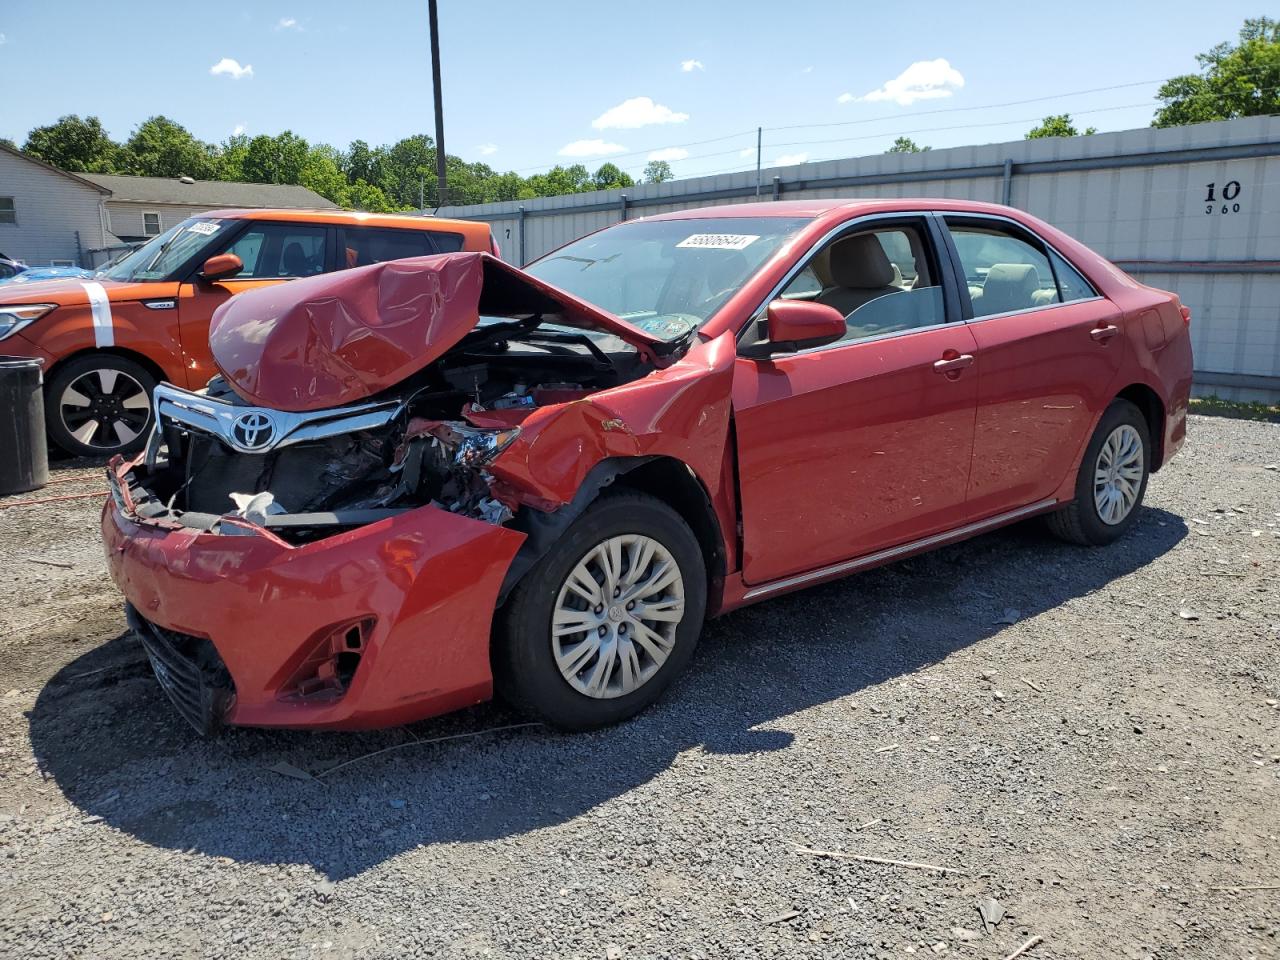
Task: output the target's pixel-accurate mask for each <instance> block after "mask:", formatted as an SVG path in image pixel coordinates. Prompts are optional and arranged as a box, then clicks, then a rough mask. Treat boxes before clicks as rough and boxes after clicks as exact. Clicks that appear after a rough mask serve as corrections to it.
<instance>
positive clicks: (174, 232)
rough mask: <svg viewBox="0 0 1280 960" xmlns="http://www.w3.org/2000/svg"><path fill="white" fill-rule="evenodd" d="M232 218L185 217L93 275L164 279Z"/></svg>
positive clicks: (125, 280)
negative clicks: (188, 218) (180, 221)
mask: <svg viewBox="0 0 1280 960" xmlns="http://www.w3.org/2000/svg"><path fill="white" fill-rule="evenodd" d="M231 222H232V221H230V220H211V219H209V218H208V217H193V218H192V219H190V220H184V221H182V223H180V224H178V225H177V226H176V227H170V228H169V229H168V230H166V231H165V232H164V233H162V234H160V236H158V237H155V238H153V239H151V240H148V241H147V242H146V243H145V244H143V245H142V246H141V247H139V248H138V249H137V250H135V251H133V253H131V254H129V255H128V256H126V257H124V258H123V259H121V260H120V261H119V262H118V263H116V264H114V265H112V266H108V267H105V268H103V269H102V270H99V271H98V273H97V274H96V276H97V277H98V278H99V279H103V280H120V281H123V282H126V283H130V282H132V283H137V282H146V281H149V280H165V279H167V278H168V277H169V275H170V274H172V273H173V271H174V270H176V269H178V267H180V266H182V264H184V263H186V262H187V261H188V260H190V259H191V258H192V257H193V256H195V255H196V254H197V253H199V252H200V250H201V249H203V248H204V247H206V246H208V245H209V244H210V243H211V242H212V240H213V239H214V237H216V236H218V235H219V234H221V233H222V232H223V231H224V230H225V229H226V227H227V224H229V223H231Z"/></svg>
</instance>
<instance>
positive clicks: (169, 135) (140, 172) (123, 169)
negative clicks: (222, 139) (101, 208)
mask: <svg viewBox="0 0 1280 960" xmlns="http://www.w3.org/2000/svg"><path fill="white" fill-rule="evenodd" d="M116 166H117V172H120V173H131V174H135V175H137V176H143V177H195V178H196V179H197V180H210V179H212V178H214V177H216V176H217V175H218V154H217V151H216V149H215V148H214V147H213V145H212V144H208V143H205V142H204V141H202V140H197V139H196V138H195V137H194V136H192V135H191V132H190V131H189V130H187V128H186V127H184V126H183V125H182V124H180V123H176V122H174V121H173V120H170V119H169V118H168V117H149V118H148V119H146V120H144V121H143V122H142V123H141V124H139V125H138V129H136V130H134V131H133V134H132V136H130V137H129V139H128V140H127V141H125V145H124V147H123V149H122V150H121V151H120V155H119V160H118V162H117V165H116Z"/></svg>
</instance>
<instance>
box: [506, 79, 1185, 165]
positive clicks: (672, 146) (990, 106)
mask: <svg viewBox="0 0 1280 960" xmlns="http://www.w3.org/2000/svg"><path fill="white" fill-rule="evenodd" d="M1163 82H1164V81H1163V80H1134V81H1132V82H1130V83H1117V84H1112V85H1110V86H1105V87H1091V88H1090V89H1088V90H1073V91H1070V92H1068V93H1055V94H1050V95H1048V96H1043V97H1031V98H1028V99H1025V100H1009V101H1006V102H1004V103H987V104H978V105H975V106H968V107H939V108H936V109H933V110H920V111H913V112H912V114H911V116H912V117H925V116H934V115H937V114H946V113H964V112H971V111H974V110H997V109H1000V108H1003V107H1015V106H1021V105H1023V104H1027V103H1044V102H1046V101H1050V100H1063V99H1066V98H1068V97H1079V96H1084V95H1086V94H1090V93H1105V92H1108V91H1111V90H1123V89H1127V88H1131V87H1141V86H1146V85H1148V84H1152V83H1163ZM1143 105H1145V104H1143ZM901 119H902V117H901V115H894V114H884V115H882V116H878V117H863V118H860V119H858V120H838V121H833V122H828V123H797V124H789V125H786V126H780V127H764V128H763V129H764V132H765V133H769V132H771V131H780V130H803V129H814V128H823V127H841V126H855V125H860V124H866V123H877V122H881V121H895V120H901ZM1037 119H1042V118H1037ZM1011 122H1015V123H1024V122H1026V121H1022V120H1018V121H1011ZM755 132H756V131H755V130H754V129H751V130H743V131H740V132H738V133H730V134H726V135H725V136H722V137H712V138H710V139H708V140H694V141H691V142H688V143H669V144H666V145H664V146H659V147H647V148H645V149H643V150H628V151H627V152H625V153H614V154H606V155H601V156H599V157H577V158H575V157H558V158H557V159H556V160H554V161H551V162H550V164H547V163H541V164H533V165H530V166H527V167H518V168H516V169H514V170H512V171H510V172H512V173H525V172H527V171H530V170H533V171H546V170H548V169H549V168H550V166H555V165H556V164H560V163H564V162H565V161H579V160H580V161H590V162H595V161H596V160H599V161H600V162H601V163H604V162H612V161H616V160H622V159H625V158H627V157H637V156H640V155H641V154H646V153H656V152H657V151H659V150H676V149H680V150H682V149H685V148H687V147H700V146H705V145H706V144H709V143H722V142H724V141H725V140H733V139H736V138H738V137H750V136H752V135H753V134H754V133H755ZM727 152H733V151H727ZM722 155H723V154H703V155H702V156H722ZM681 159H682V160H691V159H694V158H693V157H682V158H681Z"/></svg>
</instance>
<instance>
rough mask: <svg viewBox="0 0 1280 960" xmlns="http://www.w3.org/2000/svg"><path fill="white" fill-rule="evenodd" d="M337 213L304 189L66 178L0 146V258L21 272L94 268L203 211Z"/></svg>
mask: <svg viewBox="0 0 1280 960" xmlns="http://www.w3.org/2000/svg"><path fill="white" fill-rule="evenodd" d="M229 208H239V209H244V208H253V209H263V208H273V209H279V208H285V209H302V210H316V209H321V210H332V209H337V205H336V204H334V203H332V202H331V201H329V200H326V199H325V198H324V197H322V196H320V194H318V193H316V192H315V191H313V190H309V189H307V188H306V187H300V186H295V185H291V184H283V183H229V182H227V181H223V180H192V179H191V178H190V177H183V178H181V179H171V178H168V177H126V176H117V175H114V174H103V173H67V172H66V171H65V170H59V169H58V168H57V167H53V166H50V165H49V164H47V163H45V162H44V161H42V160H36V159H35V158H34V157H29V156H27V155H26V154H25V153H22V152H20V151H18V150H13V149H11V148H9V147H6V146H4V145H3V144H0V254H3V256H5V257H6V258H8V259H10V260H17V261H19V262H21V263H25V264H28V265H29V266H83V267H92V266H95V265H98V264H101V263H102V262H103V261H105V260H107V259H109V258H110V257H111V256H113V255H114V254H116V253H118V252H120V251H122V250H124V249H125V248H126V246H127V245H129V244H133V243H139V242H142V241H145V240H147V239H149V238H150V237H154V236H156V235H157V234H160V233H163V232H164V231H165V230H168V229H169V228H170V227H172V226H173V225H174V224H176V223H179V222H181V221H183V220H185V219H186V218H187V217H190V216H193V215H195V214H199V213H204V212H205V211H208V210H218V209H229Z"/></svg>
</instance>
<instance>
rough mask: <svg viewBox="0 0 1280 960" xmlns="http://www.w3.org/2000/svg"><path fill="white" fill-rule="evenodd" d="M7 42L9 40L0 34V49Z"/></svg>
mask: <svg viewBox="0 0 1280 960" xmlns="http://www.w3.org/2000/svg"><path fill="white" fill-rule="evenodd" d="M8 42H9V38H8V37H6V36H5V35H4V34H3V33H0V47H3V46H4V45H5V44H6V43H8Z"/></svg>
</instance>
